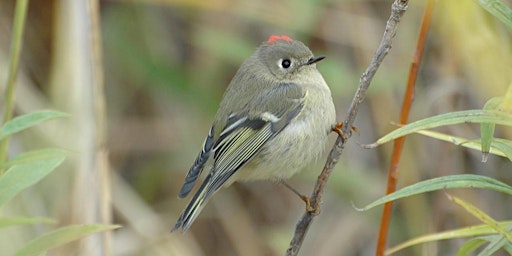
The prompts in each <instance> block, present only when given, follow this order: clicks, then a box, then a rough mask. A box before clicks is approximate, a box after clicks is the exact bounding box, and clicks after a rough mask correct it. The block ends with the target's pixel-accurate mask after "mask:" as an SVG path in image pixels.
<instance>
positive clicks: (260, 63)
mask: <svg viewBox="0 0 512 256" xmlns="http://www.w3.org/2000/svg"><path fill="white" fill-rule="evenodd" d="M323 58H324V57H323V56H318V57H314V56H313V53H312V52H311V50H309V48H308V47H307V46H305V45H304V44H303V43H302V42H299V41H295V40H292V39H291V38H289V37H287V36H270V38H269V39H268V40H267V41H266V42H264V43H262V44H261V46H260V47H259V48H258V49H257V50H256V52H255V53H254V54H253V55H252V56H251V57H249V58H248V59H247V60H245V61H244V63H243V64H242V66H241V67H240V69H238V72H237V73H236V75H235V77H233V80H232V81H231V83H230V84H229V86H228V88H227V89H226V92H225V93H224V96H223V98H222V101H221V103H220V107H219V109H218V111H217V114H216V115H215V120H214V121H213V125H212V127H211V129H210V132H209V133H208V136H207V137H206V140H205V142H204V144H203V149H202V150H201V152H200V153H199V155H198V156H197V158H196V160H195V162H194V164H193V165H192V167H191V168H190V170H189V171H188V174H187V176H186V178H185V182H184V184H183V187H182V188H181V190H180V192H179V195H178V197H179V198H184V197H186V196H187V195H188V194H189V193H190V191H191V190H192V188H193V187H194V185H195V184H196V182H197V179H198V177H199V175H200V174H201V171H202V170H203V168H204V166H205V164H206V162H207V161H208V159H209V158H210V156H213V161H211V162H212V163H211V167H209V172H208V175H207V176H206V178H205V179H204V180H203V183H202V184H201V186H200V187H199V189H198V190H197V192H196V193H195V195H194V197H193V198H192V200H191V201H190V202H189V204H188V205H187V208H185V210H184V211H183V212H182V213H181V215H180V217H179V219H178V221H177V223H176V225H175V226H174V228H173V229H172V231H174V230H177V229H179V228H181V229H182V232H185V231H187V229H188V228H189V227H190V225H191V224H192V222H194V220H195V219H196V218H197V216H198V215H199V213H200V212H201V210H202V209H203V207H204V206H205V204H206V203H207V202H208V200H209V199H210V198H211V196H212V195H213V194H214V193H215V192H216V191H217V190H219V189H220V188H221V187H222V186H228V185H230V184H231V183H233V182H234V181H239V180H267V179H269V180H277V181H279V180H282V179H287V178H289V177H290V176H292V175H293V174H295V173H296V172H298V171H299V170H300V169H302V168H303V167H304V166H305V165H307V164H308V163H310V162H311V161H312V160H314V159H316V158H317V157H318V156H319V155H321V154H322V152H323V150H324V148H325V143H326V140H327V135H328V134H329V132H330V131H331V129H332V127H333V125H334V124H335V123H336V114H335V110H334V104H333V101H332V97H331V91H330V90H329V87H328V86H327V84H326V83H325V80H324V78H323V77H322V75H321V74H320V72H318V70H317V69H316V64H315V63H317V62H318V61H320V60H322V59H323Z"/></svg>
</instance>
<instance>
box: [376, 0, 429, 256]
mask: <svg viewBox="0 0 512 256" xmlns="http://www.w3.org/2000/svg"><path fill="white" fill-rule="evenodd" d="M434 5H435V0H429V1H428V2H427V6H426V7H425V11H424V12H423V19H422V21H421V28H420V33H419V36H418V43H417V45H416V52H415V53H414V57H413V61H412V63H411V67H410V70H409V78H408V80H407V88H406V89H405V93H404V98H403V102H402V110H401V112H400V122H399V124H400V125H404V124H406V123H407V121H408V119H409V112H410V110H411V107H412V102H413V101H414V85H415V84H416V78H417V77H418V69H419V65H420V63H421V58H422V56H423V48H424V46H425V41H426V38H427V33H428V29H429V27H430V20H431V17H432V10H433V9H434ZM404 142H405V137H400V138H398V139H396V140H395V141H394V143H393V152H392V156H391V162H390V164H389V169H388V181H387V188H386V194H390V193H393V192H395V190H396V184H397V182H398V173H399V169H398V164H399V163H400V156H401V152H402V148H403V145H404ZM392 206H393V201H391V202H388V203H386V204H384V208H383V209H382V217H381V221H380V229H379V239H378V241H377V249H376V250H375V255H377V256H381V255H384V253H385V250H386V241H387V234H388V228H389V221H390V220H391V208H392Z"/></svg>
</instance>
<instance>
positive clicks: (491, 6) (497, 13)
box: [477, 0, 512, 28]
mask: <svg viewBox="0 0 512 256" xmlns="http://www.w3.org/2000/svg"><path fill="white" fill-rule="evenodd" d="M477 2H478V4H480V6H482V8H484V9H485V10H486V11H488V12H489V13H491V14H492V15H493V16H494V17H496V18H497V19H499V20H500V21H501V22H503V23H505V25H507V26H508V27H509V28H512V10H511V9H510V8H509V7H508V6H507V5H505V4H504V3H503V2H501V1H499V0H477Z"/></svg>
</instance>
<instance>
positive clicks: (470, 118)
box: [367, 109, 512, 147]
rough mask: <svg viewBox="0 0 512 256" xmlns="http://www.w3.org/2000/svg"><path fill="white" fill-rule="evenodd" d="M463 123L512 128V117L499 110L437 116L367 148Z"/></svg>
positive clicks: (393, 132)
mask: <svg viewBox="0 0 512 256" xmlns="http://www.w3.org/2000/svg"><path fill="white" fill-rule="evenodd" d="M461 123H494V124H499V125H507V126H512V115H510V114H507V113H505V112H501V111H497V110H481V109H475V110H465V111H458V112H450V113H446V114H441V115H437V116H432V117H428V118H425V119H422V120H418V121H416V122H413V123H410V124H407V125H404V126H402V127H400V128H398V129H396V130H394V131H392V132H390V133H388V134H386V135H385V136H383V137H382V138H380V139H379V140H377V142H375V143H374V144H371V145H367V147H376V146H378V145H382V144H384V143H387V142H389V141H391V140H394V139H396V138H399V137H402V136H405V135H409V134H411V133H415V132H418V131H420V130H427V129H431V128H435V127H440V126H444V125H453V124H461Z"/></svg>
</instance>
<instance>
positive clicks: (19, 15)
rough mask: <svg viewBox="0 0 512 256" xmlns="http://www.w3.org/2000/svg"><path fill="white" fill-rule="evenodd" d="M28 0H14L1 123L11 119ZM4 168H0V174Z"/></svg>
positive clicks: (1, 157)
mask: <svg viewBox="0 0 512 256" xmlns="http://www.w3.org/2000/svg"><path fill="white" fill-rule="evenodd" d="M27 8H28V0H20V1H16V7H15V11H14V24H13V28H12V43H11V49H10V52H9V55H10V56H9V61H10V65H9V75H8V78H7V85H6V89H5V110H4V117H3V119H2V124H5V123H6V122H7V121H9V120H11V118H12V114H13V112H14V97H15V95H14V88H15V87H16V78H17V77H18V70H19V62H20V54H21V47H22V45H23V31H24V27H25V18H26V16H27ZM8 144H9V137H7V138H5V139H4V140H2V141H1V142H0V162H2V161H5V160H6V159H7V145H8ZM3 172H4V170H2V169H0V175H1V174H2V173H3Z"/></svg>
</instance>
